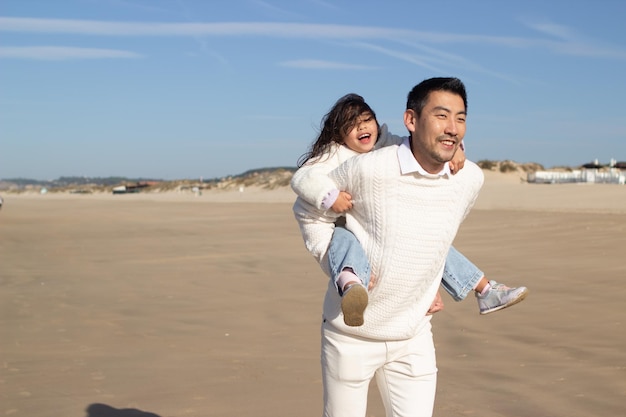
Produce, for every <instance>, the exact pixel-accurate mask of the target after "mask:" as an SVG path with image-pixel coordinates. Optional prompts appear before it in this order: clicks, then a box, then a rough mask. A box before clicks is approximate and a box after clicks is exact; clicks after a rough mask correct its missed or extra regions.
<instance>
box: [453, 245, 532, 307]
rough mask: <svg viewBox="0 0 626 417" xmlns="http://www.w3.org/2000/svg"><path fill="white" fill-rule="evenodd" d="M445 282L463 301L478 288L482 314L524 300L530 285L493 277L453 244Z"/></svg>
mask: <svg viewBox="0 0 626 417" xmlns="http://www.w3.org/2000/svg"><path fill="white" fill-rule="evenodd" d="M441 285H443V287H444V288H445V290H446V291H447V292H448V293H449V294H450V295H451V296H452V298H454V300H455V301H462V300H464V299H465V297H467V294H469V292H470V291H472V290H475V291H476V299H477V300H478V309H479V311H480V314H489V313H493V312H494V311H499V310H502V309H503V308H506V307H510V306H512V305H515V304H517V303H519V302H520V301H522V300H523V299H524V298H525V297H526V295H527V294H528V289H527V288H526V287H507V286H506V285H504V284H502V283H499V282H496V281H493V280H490V281H488V280H487V278H486V277H485V274H484V273H483V272H482V271H481V270H480V269H478V268H477V267H476V265H474V264H473V263H471V262H470V260H469V259H467V258H466V257H465V256H463V255H462V254H461V252H459V251H457V250H456V249H455V248H454V247H450V252H448V257H447V258H446V265H445V268H444V270H443V279H442V281H441Z"/></svg>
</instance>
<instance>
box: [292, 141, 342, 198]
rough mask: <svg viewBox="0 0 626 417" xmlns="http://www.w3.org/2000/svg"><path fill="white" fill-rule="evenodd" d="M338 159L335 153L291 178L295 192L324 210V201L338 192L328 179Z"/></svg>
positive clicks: (309, 165) (302, 169)
mask: <svg viewBox="0 0 626 417" xmlns="http://www.w3.org/2000/svg"><path fill="white" fill-rule="evenodd" d="M337 157H338V155H337V154H336V152H335V153H333V154H331V155H329V156H327V157H323V158H322V159H321V160H318V161H315V162H311V163H307V164H305V165H303V166H302V167H300V169H298V170H297V171H296V172H295V173H294V174H293V177H292V178H291V188H292V189H293V191H294V192H295V193H296V194H297V195H298V196H299V197H300V198H302V199H303V200H304V201H306V202H307V203H309V204H311V205H312V206H313V207H315V208H317V209H320V210H323V209H324V207H323V205H322V202H323V201H324V199H325V198H326V197H327V196H328V195H329V194H331V193H332V192H334V191H335V190H337V186H336V185H335V183H334V182H333V181H332V180H331V179H330V178H329V177H328V173H329V172H330V171H332V170H333V169H334V168H335V167H336V166H337V165H338V163H337V161H336V159H337Z"/></svg>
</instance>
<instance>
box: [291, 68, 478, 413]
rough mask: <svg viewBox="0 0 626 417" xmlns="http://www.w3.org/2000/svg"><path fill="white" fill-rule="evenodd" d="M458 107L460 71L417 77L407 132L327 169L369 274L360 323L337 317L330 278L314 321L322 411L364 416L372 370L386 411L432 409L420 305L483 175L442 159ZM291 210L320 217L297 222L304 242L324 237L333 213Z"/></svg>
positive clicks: (460, 122) (450, 147)
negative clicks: (344, 196)
mask: <svg viewBox="0 0 626 417" xmlns="http://www.w3.org/2000/svg"><path fill="white" fill-rule="evenodd" d="M466 112H467V96H466V92H465V87H464V85H463V83H462V82H461V81H460V80H458V79H456V78H432V79H428V80H425V81H423V82H422V83H420V84H418V85H417V86H415V87H414V88H413V90H412V91H411V92H410V93H409V96H408V100H407V109H406V111H405V113H404V123H405V126H406V127H407V129H408V131H409V133H410V138H409V139H407V140H405V141H404V143H402V144H401V145H395V146H389V147H387V148H383V149H381V150H377V151H374V152H370V153H367V154H362V155H359V156H356V157H354V158H352V159H350V160H348V161H346V162H345V163H343V164H342V165H341V166H339V168H337V169H335V170H334V171H332V172H331V174H330V176H331V178H332V179H333V181H334V182H335V183H336V185H337V189H339V190H345V191H346V192H348V193H349V194H350V195H352V196H353V198H354V199H353V208H352V210H350V211H349V212H348V213H347V215H346V227H347V228H348V229H349V230H350V231H352V232H353V233H354V234H355V235H356V237H357V238H358V240H359V241H360V242H361V244H362V245H363V248H364V250H365V251H366V253H367V256H368V259H369V261H370V263H371V268H372V276H373V277H374V278H375V281H374V283H373V285H372V286H371V287H372V288H371V290H370V292H369V303H368V306H367V309H366V310H365V322H364V324H363V325H362V326H360V327H350V326H347V325H346V324H345V323H344V322H343V319H342V317H341V308H340V305H341V299H340V296H339V294H338V293H337V291H336V289H335V286H334V284H333V283H332V282H329V287H328V291H327V293H326V297H325V300H324V320H323V324H322V376H323V383H324V415H325V416H329V417H350V416H354V417H363V416H365V412H366V407H367V390H368V387H369V383H370V380H371V379H372V378H373V377H374V376H376V379H377V383H378V387H379V390H380V392H381V396H382V399H383V403H384V405H385V408H386V410H387V415H394V416H412V417H415V416H431V415H432V410H433V404H434V397H435V389H436V375H437V367H436V361H435V349H434V344H433V340H432V333H431V325H430V316H429V315H427V312H428V311H429V308H430V307H431V304H432V303H433V299H436V296H437V294H438V292H437V289H438V287H439V284H440V281H441V276H442V271H443V267H444V263H445V258H446V254H447V253H448V250H449V248H450V246H451V244H452V241H453V240H454V237H455V235H456V232H457V230H458V228H459V226H460V224H461V222H462V220H463V219H464V218H465V216H466V215H467V214H468V212H469V210H470V208H471V206H472V205H473V204H474V201H475V199H476V197H477V196H478V191H479V190H480V187H481V186H482V183H483V174H482V171H481V170H480V169H479V168H478V167H477V166H476V164H474V163H472V162H466V164H465V168H464V169H462V170H460V171H459V173H457V174H456V175H451V173H450V171H449V167H448V164H447V162H448V161H450V160H451V159H452V157H453V155H454V153H455V152H456V150H457V148H458V147H459V144H460V143H461V141H462V140H463V137H464V135H465V128H466V126H465V120H466V114H467V113H466ZM294 211H295V213H296V218H298V220H299V221H301V219H303V218H306V217H309V218H311V219H315V223H316V224H319V227H318V228H310V227H307V228H305V229H302V230H303V238H304V239H305V241H307V247H309V243H311V244H312V245H313V246H317V245H318V244H319V245H320V246H321V247H327V246H328V243H329V239H330V237H331V236H332V228H333V221H334V220H335V219H334V218H333V217H332V216H331V215H327V214H326V213H320V212H319V211H317V210H316V209H315V208H313V207H311V206H308V205H306V204H302V203H301V202H298V201H297V202H296V204H295V205H294ZM329 230H330V232H329ZM431 311H432V310H431Z"/></svg>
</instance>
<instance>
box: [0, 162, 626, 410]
mask: <svg viewBox="0 0 626 417" xmlns="http://www.w3.org/2000/svg"><path fill="white" fill-rule="evenodd" d="M3 198H4V201H5V202H4V205H3V207H2V209H1V210H0V306H1V307H0V309H1V315H0V357H1V359H2V362H1V363H0V415H3V416H11V417H131V416H133V417H185V416H193V417H212V416H215V417H227V416H233V417H234V416H237V417H266V416H267V417H277V416H285V417H293V416H320V415H321V409H322V387H321V378H320V365H319V343H320V336H319V333H320V331H319V330H320V329H319V328H320V321H321V304H322V298H323V296H324V291H325V288H326V279H327V278H326V277H325V276H324V275H323V274H322V272H321V270H320V268H319V266H318V265H317V264H316V263H315V261H314V260H313V258H312V257H311V256H310V255H309V254H308V253H307V252H306V250H305V249H304V245H303V243H302V239H301V237H300V235H299V231H298V227H297V224H296V222H295V220H294V219H293V216H292V213H291V204H292V202H293V200H294V195H293V193H292V192H291V190H289V189H280V190H276V191H265V190H258V189H254V188H252V189H246V190H244V191H243V192H239V191H232V192H221V191H209V192H204V193H203V194H202V195H198V196H196V195H194V194H192V193H174V192H172V193H161V194H142V193H139V194H128V195H112V194H97V195H96V194H94V195H75V194H50V193H49V194H47V195H40V194H20V195H17V194H3ZM455 246H456V247H457V248H458V249H459V250H461V251H462V252H463V253H465V254H466V256H468V257H469V258H470V259H471V260H472V261H473V262H474V263H476V264H477V265H478V266H479V267H480V268H481V269H482V270H483V271H485V273H486V275H487V277H488V278H493V279H496V280H500V281H503V282H505V283H507V284H509V285H525V286H527V287H528V288H529V290H530V294H529V296H528V298H527V299H526V300H525V301H524V302H522V303H521V304H519V305H516V306H514V307H511V308H509V309H506V310H503V311H501V312H497V313H493V314H490V315H487V316H480V315H479V314H478V309H477V304H476V301H475V300H474V298H473V296H472V297H468V299H467V300H466V301H463V302H460V303H455V302H454V301H453V300H452V299H451V298H450V297H449V296H448V295H447V294H444V295H443V297H444V302H445V304H446V306H445V310H444V311H442V312H441V313H438V314H437V315H436V316H435V317H434V319H433V326H434V335H435V343H436V348H437V356H438V367H439V383H438V393H437V399H436V404H435V416H436V417H456V416H458V417H462V416H463V417H465V416H480V417H496V416H506V417H537V416H540V417H589V416H623V415H626V304H625V303H626V302H625V300H626V283H625V282H626V281H625V280H626V187H625V186H620V185H608V184H604V185H603V184H597V185H590V184H560V185H559V184H554V185H538V184H527V183H524V182H522V181H520V178H519V177H518V176H516V175H504V174H495V173H491V172H487V173H486V183H485V186H484V187H483V191H482V193H481V195H480V197H479V199H478V201H477V203H476V205H475V208H474V210H473V211H472V213H471V214H470V216H469V217H468V218H467V220H466V221H465V223H464V224H463V226H462V228H461V230H460V232H459V234H458V236H457V239H456V242H455ZM303 278H304V279H303ZM367 415H368V416H371V417H382V416H384V411H383V407H382V404H381V402H380V400H379V397H378V392H377V390H376V388H375V387H374V386H373V387H372V389H371V392H370V403H369V408H368V413H367Z"/></svg>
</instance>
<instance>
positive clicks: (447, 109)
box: [433, 106, 467, 115]
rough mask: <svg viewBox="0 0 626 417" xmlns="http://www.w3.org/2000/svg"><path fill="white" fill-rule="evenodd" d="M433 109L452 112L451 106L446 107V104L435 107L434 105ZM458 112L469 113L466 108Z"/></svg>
mask: <svg viewBox="0 0 626 417" xmlns="http://www.w3.org/2000/svg"><path fill="white" fill-rule="evenodd" d="M433 110H434V111H445V112H446V113H452V110H450V109H449V108H447V107H444V106H435V107H433ZM457 114H464V115H467V112H466V111H465V110H462V111H460V112H457Z"/></svg>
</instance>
